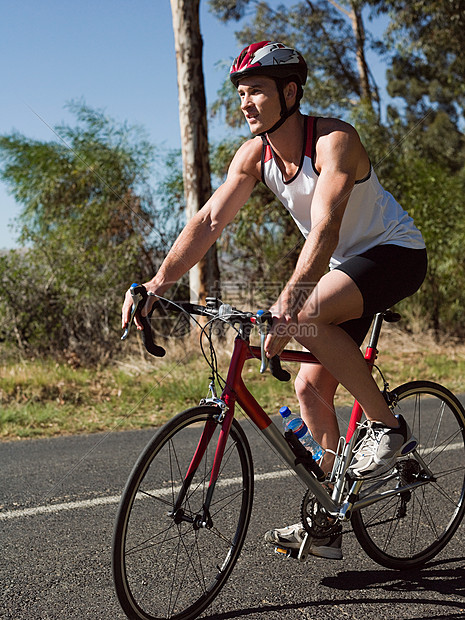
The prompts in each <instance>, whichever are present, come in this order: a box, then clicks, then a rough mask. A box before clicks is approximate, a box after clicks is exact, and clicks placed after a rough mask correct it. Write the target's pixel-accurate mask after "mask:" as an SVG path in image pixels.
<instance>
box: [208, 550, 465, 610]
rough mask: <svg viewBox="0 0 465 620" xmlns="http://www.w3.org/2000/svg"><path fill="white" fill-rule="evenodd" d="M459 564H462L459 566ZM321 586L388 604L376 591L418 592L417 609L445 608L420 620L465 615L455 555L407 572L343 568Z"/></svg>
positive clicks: (463, 577) (324, 603)
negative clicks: (434, 596) (434, 595)
mask: <svg viewBox="0 0 465 620" xmlns="http://www.w3.org/2000/svg"><path fill="white" fill-rule="evenodd" d="M457 563H461V565H459V566H457ZM450 564H455V566H454V567H453V568H452V567H449V566H448V565H450ZM320 583H321V585H322V586H323V587H326V588H330V589H331V590H333V591H335V590H336V591H337V590H339V591H340V592H342V591H350V592H352V593H354V592H356V591H357V590H358V591H363V604H364V605H365V604H367V603H368V604H374V605H385V604H387V603H392V602H393V598H392V597H384V596H382V595H379V596H376V594H375V590H376V591H377V592H378V593H379V591H381V592H383V591H384V592H393V593H395V592H402V593H403V595H404V596H403V598H402V602H404V603H408V601H409V599H408V598H406V597H405V593H406V592H412V593H413V592H415V593H416V596H415V597H412V603H414V604H415V606H416V609H417V610H418V608H419V607H421V606H422V605H425V607H426V606H427V607H431V604H432V603H434V606H435V607H436V608H440V609H441V610H444V613H441V614H440V615H437V614H436V615H431V611H430V612H429V613H427V612H426V609H425V612H426V613H425V615H424V616H423V617H422V618H421V617H420V616H415V618H416V619H417V620H439V619H445V618H447V620H458V619H459V618H460V619H462V620H463V618H464V617H465V559H464V558H452V559H447V560H444V561H437V562H431V563H430V564H428V565H426V566H425V567H423V568H422V569H415V570H406V571H401V572H400V571H391V570H368V571H366V570H364V571H363V570H361V571H340V572H338V573H337V575H334V576H331V577H324V578H323V579H322V580H321V582H320ZM370 590H371V591H372V594H373V595H374V596H368V597H367V596H366V594H367V591H370ZM419 592H425V593H431V592H436V593H438V594H441V595H442V596H455V597H462V598H463V601H457V600H455V601H453V600H437V599H435V600H434V601H433V600H432V599H431V598H421V597H418V593H419ZM354 604H356V600H354V598H353V597H351V598H350V599H348V598H341V599H339V600H338V599H328V600H318V601H312V602H309V601H305V600H302V601H300V602H297V601H296V602H294V603H290V604H283V605H264V606H260V607H254V608H247V609H240V610H236V611H230V612H226V613H223V614H214V615H205V616H203V617H204V619H205V620H207V619H210V620H229V619H233V618H247V616H251V615H252V614H253V615H254V616H263V618H267V614H270V613H280V612H281V613H284V612H286V611H289V610H293V609H295V610H297V609H299V610H303V609H311V608H317V607H335V606H337V607H339V609H341V608H343V607H344V605H351V606H353V605H354Z"/></svg>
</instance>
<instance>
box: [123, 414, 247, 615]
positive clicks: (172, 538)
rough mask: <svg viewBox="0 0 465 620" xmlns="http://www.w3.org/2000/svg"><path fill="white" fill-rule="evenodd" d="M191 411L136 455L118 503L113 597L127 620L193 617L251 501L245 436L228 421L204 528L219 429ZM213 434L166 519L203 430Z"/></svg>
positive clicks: (210, 592)
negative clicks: (182, 494)
mask: <svg viewBox="0 0 465 620" xmlns="http://www.w3.org/2000/svg"><path fill="white" fill-rule="evenodd" d="M218 413H219V409H217V408H216V407H196V408H193V409H190V410H187V411H185V412H183V413H180V414H179V415H177V416H176V417H175V418H173V419H172V420H171V421H169V422H168V423H167V424H166V425H165V426H164V427H163V428H162V429H161V430H160V431H159V432H158V434H157V435H156V436H155V437H154V438H153V440H152V441H151V442H150V443H149V444H148V446H147V447H146V449H145V450H144V452H143V453H142V454H141V456H140V457H139V460H138V461H137V463H136V465H135V467H134V469H133V471H132V473H131V475H130V478H129V480H128V482H127V485H126V488H125V490H124V492H123V496H122V498H121V503H120V507H119V511H118V516H117V521H116V526H115V532H114V538H113V575H114V581H115V587H116V592H117V595H118V598H119V601H120V603H121V606H122V608H123V609H124V611H125V613H126V615H127V616H128V618H137V619H141V618H143V619H146V620H153V619H155V618H156V619H161V618H176V619H178V620H181V619H186V620H187V619H189V618H195V617H196V616H197V615H198V614H199V613H200V612H201V611H203V610H204V609H205V608H206V607H207V606H208V605H209V604H210V603H211V601H212V600H213V599H214V598H215V596H216V595H217V594H218V593H219V591H220V590H221V588H222V587H223V585H224V584H225V582H226V580H227V578H228V577H229V574H230V573H231V570H232V569H233V567H234V564H235V563H236V560H237V558H238V556H239V553H240V550H241V548H242V545H243V542H244V539H245V535H246V531H247V527H248V523H249V518H250V513H251V509H252V498H253V467H252V456H251V453H250V448H249V444H248V441H247V438H246V436H245V434H244V432H243V430H242V428H241V426H240V424H239V423H238V422H237V420H233V421H232V425H231V429H230V432H229V438H228V443H227V445H226V450H225V453H224V457H223V461H222V464H221V470H220V473H219V476H218V480H217V483H216V487H215V491H214V493H213V500H212V502H211V505H210V512H209V514H208V519H207V523H206V524H205V522H203V523H202V521H205V513H204V509H203V507H204V502H205V497H206V493H207V489H208V483H209V480H210V474H211V470H212V465H213V457H214V455H215V449H216V444H217V439H218V435H219V433H220V432H221V428H222V427H221V424H219V423H218V422H217V416H218ZM206 425H208V426H209V427H211V429H212V432H213V435H212V438H211V440H210V442H209V444H208V445H207V447H206V450H205V454H204V455H203V457H202V460H201V462H200V464H199V466H198V467H197V470H196V473H195V475H194V477H193V478H192V479H191V480H190V484H189V486H188V490H187V492H186V494H185V497H184V499H183V501H182V504H181V505H180V506H178V507H177V511H176V514H173V508H174V502H175V500H176V497H177V496H178V492H179V489H180V487H181V485H182V483H183V481H184V480H185V475H186V472H187V470H188V467H189V464H190V462H191V460H192V457H193V455H194V453H195V451H196V448H197V446H198V444H199V440H200V438H201V436H202V432H203V430H204V428H205V427H206Z"/></svg>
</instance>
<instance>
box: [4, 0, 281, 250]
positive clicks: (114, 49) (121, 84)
mask: <svg viewBox="0 0 465 620" xmlns="http://www.w3.org/2000/svg"><path fill="white" fill-rule="evenodd" d="M272 4H274V5H277V4H279V2H278V1H275V2H272ZM207 8H208V5H207V2H206V0H201V30H202V35H203V39H204V58H203V65H204V73H205V84H206V91H207V101H208V103H209V104H211V103H212V102H213V101H214V99H215V95H216V92H217V90H218V88H219V87H220V85H221V83H222V81H223V79H224V74H225V70H226V67H227V66H228V65H229V63H230V62H231V60H232V58H233V57H234V56H235V55H236V54H237V52H238V51H240V50H239V49H238V45H237V43H236V40H235V37H234V32H235V30H237V28H238V26H237V24H230V25H224V24H222V23H221V22H219V21H218V20H217V19H215V18H214V17H213V16H212V15H210V14H209V12H208V10H207ZM2 9H3V10H2V14H1V21H0V41H1V46H2V53H1V56H0V58H1V59H0V68H1V76H2V89H1V92H0V134H8V133H11V132H12V131H14V130H16V131H19V132H20V133H22V134H24V135H26V136H27V137H30V138H34V139H39V140H52V139H54V138H55V136H54V134H53V133H52V131H51V129H50V127H54V126H56V125H58V124H60V123H61V122H70V123H71V124H72V123H73V117H71V116H69V115H68V113H67V111H66V110H65V109H64V105H65V104H66V102H69V101H71V100H72V99H81V98H82V99H84V100H85V102H86V103H87V104H88V105H90V106H92V107H94V108H103V109H105V111H106V112H107V114H108V115H109V116H111V117H113V118H115V119H116V120H118V121H121V122H123V121H128V122H129V123H130V124H139V125H142V126H144V127H145V129H146V130H147V132H148V134H149V137H150V140H151V141H152V142H153V143H154V144H156V145H160V146H165V147H167V148H179V147H180V133H179V119H178V99H177V83H176V59H175V52H174V38H173V31H172V22H171V8H170V2H169V0H78V1H76V0H40V1H37V0H3V2H2ZM224 131H225V130H224V128H223V127H222V126H221V123H220V122H218V121H217V122H216V123H215V122H212V121H210V124H209V133H210V136H211V137H223V135H224ZM18 212H19V207H18V205H16V204H15V202H14V200H13V198H12V197H11V196H10V195H8V193H7V188H6V186H5V185H4V184H3V183H1V182H0V248H11V247H15V239H14V238H15V235H14V233H13V232H12V231H11V230H10V229H9V227H8V224H9V223H11V222H12V220H13V219H14V217H15V216H16V215H17V214H18Z"/></svg>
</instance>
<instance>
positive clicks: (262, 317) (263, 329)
mask: <svg viewBox="0 0 465 620" xmlns="http://www.w3.org/2000/svg"><path fill="white" fill-rule="evenodd" d="M257 317H258V318H259V324H258V329H259V331H260V355H261V358H262V360H261V364H260V373H261V374H263V373H265V372H266V369H267V368H268V365H269V363H270V360H269V359H268V358H267V356H266V353H265V340H266V336H267V334H268V331H269V324H268V323H267V321H268V320H271V312H266V311H265V310H258V311H257Z"/></svg>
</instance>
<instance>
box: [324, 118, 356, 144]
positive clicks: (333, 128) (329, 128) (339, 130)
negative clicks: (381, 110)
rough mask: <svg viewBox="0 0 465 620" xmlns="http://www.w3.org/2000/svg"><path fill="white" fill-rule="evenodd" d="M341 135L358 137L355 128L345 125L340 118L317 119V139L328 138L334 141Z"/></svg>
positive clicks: (348, 124)
mask: <svg viewBox="0 0 465 620" xmlns="http://www.w3.org/2000/svg"><path fill="white" fill-rule="evenodd" d="M341 134H345V135H349V136H353V137H358V133H357V130H356V129H355V127H354V126H353V125H351V124H350V123H346V121H343V120H341V119H340V118H331V117H319V118H318V122H317V137H322V136H330V137H331V138H333V139H334V138H337V136H338V135H341Z"/></svg>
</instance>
